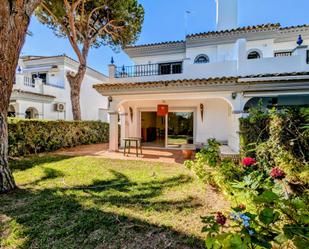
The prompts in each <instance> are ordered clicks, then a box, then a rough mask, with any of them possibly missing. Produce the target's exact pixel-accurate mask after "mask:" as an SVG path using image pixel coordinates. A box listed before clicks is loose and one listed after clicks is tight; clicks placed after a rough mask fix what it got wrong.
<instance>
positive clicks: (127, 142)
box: [123, 137, 143, 157]
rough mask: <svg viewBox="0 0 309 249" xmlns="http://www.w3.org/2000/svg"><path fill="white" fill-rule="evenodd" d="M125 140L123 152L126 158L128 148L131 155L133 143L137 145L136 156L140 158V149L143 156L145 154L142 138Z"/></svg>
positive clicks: (127, 138)
mask: <svg viewBox="0 0 309 249" xmlns="http://www.w3.org/2000/svg"><path fill="white" fill-rule="evenodd" d="M123 140H124V150H123V155H124V156H125V155H126V151H127V148H128V154H130V148H131V142H133V143H135V149H136V156H137V157H138V149H140V151H141V154H143V151H142V138H140V137H126V138H124V139H123Z"/></svg>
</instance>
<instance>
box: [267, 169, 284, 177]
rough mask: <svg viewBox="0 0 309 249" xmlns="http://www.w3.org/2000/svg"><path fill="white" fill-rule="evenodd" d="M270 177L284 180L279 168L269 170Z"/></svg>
mask: <svg viewBox="0 0 309 249" xmlns="http://www.w3.org/2000/svg"><path fill="white" fill-rule="evenodd" d="M270 176H271V177H272V178H273V179H277V180H282V179H283V178H285V173H284V171H283V170H281V169H280V168H279V167H275V168H273V169H272V170H271V172H270Z"/></svg>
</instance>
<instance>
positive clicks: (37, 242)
mask: <svg viewBox="0 0 309 249" xmlns="http://www.w3.org/2000/svg"><path fill="white" fill-rule="evenodd" d="M111 172H112V173H113V175H114V178H113V179H111V180H107V181H99V180H95V181H94V182H93V184H92V185H90V186H77V187H71V188H55V189H49V190H42V191H30V190H29V191H26V190H17V191H16V192H15V193H13V194H10V195H7V196H1V198H2V200H1V202H3V205H1V206H0V218H1V214H4V215H5V216H6V219H4V220H7V219H11V220H13V222H9V221H6V222H5V223H4V222H2V223H3V224H1V219H0V227H1V225H4V227H6V229H7V231H4V232H3V231H2V234H8V232H10V233H14V232H15V233H16V234H14V236H15V238H14V236H13V237H12V236H11V238H14V239H16V237H17V238H20V239H24V241H23V242H22V246H21V247H23V248H42V249H43V248H66V249H69V248H83V249H84V248H85V249H86V248H98V249H99V248H101V249H112V248H113V249H114V248H115V249H116V248H121V249H122V248H127V249H135V248H136V249H146V248H147V249H151V248H153V249H165V248H166V249H167V248H169V249H187V248H203V241H201V240H199V239H198V238H196V237H193V236H189V235H186V234H183V233H179V232H177V231H175V230H173V229H172V228H170V227H164V226H158V225H153V224H149V223H147V222H145V221H143V220H140V219H136V218H132V217H129V216H126V215H119V214H116V213H112V212H106V211H103V208H104V205H108V207H115V208H117V207H125V208H129V209H130V210H136V209H138V210H145V212H147V211H149V210H156V211H165V210H182V209H184V208H186V209H191V208H194V207H196V206H198V205H199V204H198V203H196V204H193V200H192V198H187V199H185V200H180V201H172V200H171V201H169V200H164V201H158V200H153V198H155V197H160V195H161V194H162V193H163V191H164V190H166V189H167V188H170V187H173V186H179V185H182V184H186V183H188V182H190V181H192V179H191V178H190V177H187V176H183V175H180V176H178V177H171V178H168V179H164V180H153V181H151V182H132V181H130V180H129V179H128V177H126V176H125V175H124V174H122V173H120V172H117V171H111ZM58 173H59V172H58ZM58 173H57V174H58ZM40 181H44V177H43V178H42V179H40ZM93 203H94V204H95V205H93ZM102 207H103V208H102ZM2 220H3V219H2ZM8 224H10V226H11V228H9V227H7V226H8ZM16 224H19V225H20V226H21V227H22V232H21V233H20V231H19V229H20V228H18V226H17V225H16ZM16 226H17V227H16ZM0 235H1V230H0ZM8 241H9V239H8ZM1 246H3V245H0V247H1ZM4 248H5V245H4ZM17 248H18V247H17Z"/></svg>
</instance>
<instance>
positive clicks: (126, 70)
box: [115, 62, 182, 78]
mask: <svg viewBox="0 0 309 249" xmlns="http://www.w3.org/2000/svg"><path fill="white" fill-rule="evenodd" d="M115 69H116V70H115V78H128V77H143V76H152V75H166V74H180V73H182V62H176V63H161V64H145V65H134V66H122V67H116V68H115Z"/></svg>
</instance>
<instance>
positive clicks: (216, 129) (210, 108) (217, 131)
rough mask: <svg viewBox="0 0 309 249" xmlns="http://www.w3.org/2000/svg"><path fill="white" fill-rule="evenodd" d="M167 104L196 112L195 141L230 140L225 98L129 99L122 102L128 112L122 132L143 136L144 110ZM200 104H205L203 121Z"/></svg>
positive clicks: (172, 108) (227, 106) (155, 109)
mask: <svg viewBox="0 0 309 249" xmlns="http://www.w3.org/2000/svg"><path fill="white" fill-rule="evenodd" d="M163 103H164V104H167V105H168V106H169V111H170V112H173V111H179V112H182V111H188V112H189V111H192V112H194V139H195V143H204V144H205V143H206V142H207V140H208V139H209V138H215V139H217V140H218V141H226V142H227V141H228V137H229V123H228V122H229V113H230V112H229V110H230V109H229V108H230V107H229V104H228V103H227V102H226V101H225V100H224V99H200V100H186V101H185V102H184V101H182V100H164V102H163V101H162V100H148V101H128V102H126V103H124V104H122V108H123V109H124V111H125V112H126V115H125V120H124V122H123V123H122V129H121V130H122V131H125V132H126V134H122V135H123V136H126V137H134V136H137V137H140V136H141V116H140V113H141V112H142V111H154V112H156V111H157V105H158V104H163ZM200 104H203V105H204V118H203V121H202V118H201V112H200ZM129 107H131V108H132V109H133V120H132V121H131V118H130V115H129Z"/></svg>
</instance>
